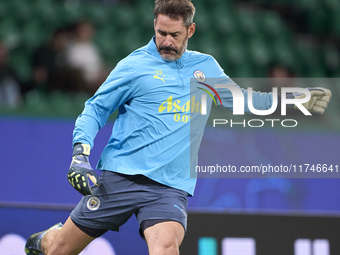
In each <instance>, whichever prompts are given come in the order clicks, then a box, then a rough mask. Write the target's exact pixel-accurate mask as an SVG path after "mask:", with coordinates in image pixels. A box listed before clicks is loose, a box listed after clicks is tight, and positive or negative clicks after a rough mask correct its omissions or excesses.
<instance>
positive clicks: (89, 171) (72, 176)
mask: <svg viewBox="0 0 340 255" xmlns="http://www.w3.org/2000/svg"><path fill="white" fill-rule="evenodd" d="M89 155H90V145H88V144H76V145H75V146H74V148H73V155H72V162H71V165H70V169H69V171H68V173H67V179H68V181H69V182H70V183H71V185H72V186H73V188H75V189H76V190H77V191H78V192H79V193H80V194H82V195H84V196H86V195H91V194H92V190H91V187H90V184H89V178H90V180H91V181H92V182H93V184H95V185H97V186H99V185H100V184H101V183H100V180H99V177H98V175H97V174H96V172H95V171H94V170H93V168H92V167H91V165H90V162H89Z"/></svg>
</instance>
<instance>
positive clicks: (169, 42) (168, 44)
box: [163, 35, 172, 47]
mask: <svg viewBox="0 0 340 255" xmlns="http://www.w3.org/2000/svg"><path fill="white" fill-rule="evenodd" d="M163 46H165V47H170V46H172V41H171V36H170V35H167V36H166V37H165V40H164V42H163Z"/></svg>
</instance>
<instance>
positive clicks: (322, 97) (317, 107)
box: [293, 87, 332, 114]
mask: <svg viewBox="0 0 340 255" xmlns="http://www.w3.org/2000/svg"><path fill="white" fill-rule="evenodd" d="M308 90H309V91H310V94H311V99H310V100H309V101H308V102H307V103H304V104H302V105H303V106H304V107H305V108H306V109H307V110H308V111H311V112H315V113H319V114H323V113H324V112H325V110H326V108H327V107H328V103H329V102H330V101H331V97H332V92H331V91H330V90H329V89H326V88H321V87H316V88H308ZM293 96H294V98H297V99H302V98H305V97H306V95H305V94H302V93H293ZM294 109H298V107H296V105H294Z"/></svg>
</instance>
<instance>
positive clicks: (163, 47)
mask: <svg viewBox="0 0 340 255" xmlns="http://www.w3.org/2000/svg"><path fill="white" fill-rule="evenodd" d="M159 50H160V51H161V50H166V51H170V50H172V51H174V52H176V53H177V52H178V50H177V49H176V48H173V47H167V46H160V47H159Z"/></svg>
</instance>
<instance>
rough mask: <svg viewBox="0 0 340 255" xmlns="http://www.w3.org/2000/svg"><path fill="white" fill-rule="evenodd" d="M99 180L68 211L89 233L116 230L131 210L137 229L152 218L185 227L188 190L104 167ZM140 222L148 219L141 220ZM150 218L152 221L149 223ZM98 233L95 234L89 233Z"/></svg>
mask: <svg viewBox="0 0 340 255" xmlns="http://www.w3.org/2000/svg"><path fill="white" fill-rule="evenodd" d="M99 178H100V180H101V182H102V184H101V185H100V186H99V187H98V186H94V187H92V191H93V194H92V195H88V196H83V198H82V199H81V200H80V202H79V203H78V205H77V206H76V208H75V209H74V210H73V211H72V212H71V219H72V221H73V222H74V223H75V224H76V225H77V226H78V227H79V228H80V229H82V230H83V231H84V232H85V233H87V234H89V235H91V233H92V232H91V231H87V229H90V230H98V231H95V232H96V233H101V234H103V233H105V232H106V231H107V230H113V231H118V230H119V227H120V226H121V225H123V224H124V223H125V222H126V221H127V220H128V219H129V218H130V217H131V216H132V215H133V214H135V216H136V217H137V220H138V223H139V226H140V233H141V235H142V237H143V233H142V232H143V231H144V229H145V228H146V227H148V226H150V225H153V224H152V222H154V223H157V222H163V221H177V222H179V223H180V224H182V226H183V228H184V229H185V230H186V226H187V211H186V207H187V196H188V193H187V192H185V191H182V190H178V189H174V188H171V187H168V186H165V185H163V184H160V183H158V182H155V181H153V180H151V179H149V178H147V177H145V176H143V175H125V174H118V173H115V172H112V171H103V172H102V174H101V175H100V177H99ZM143 222H144V223H145V222H148V223H147V224H143ZM150 222H151V224H150ZM91 236H93V237H98V236H99V235H98V234H92V235H91Z"/></svg>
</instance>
